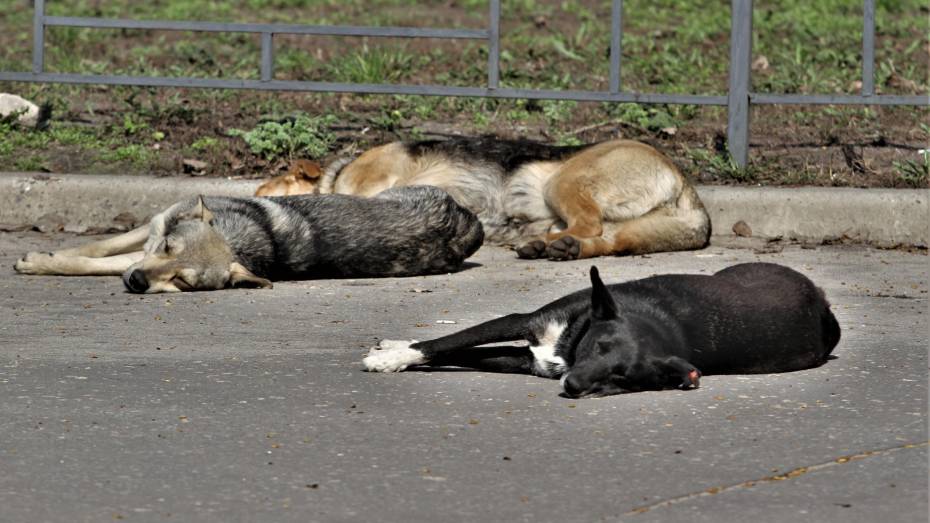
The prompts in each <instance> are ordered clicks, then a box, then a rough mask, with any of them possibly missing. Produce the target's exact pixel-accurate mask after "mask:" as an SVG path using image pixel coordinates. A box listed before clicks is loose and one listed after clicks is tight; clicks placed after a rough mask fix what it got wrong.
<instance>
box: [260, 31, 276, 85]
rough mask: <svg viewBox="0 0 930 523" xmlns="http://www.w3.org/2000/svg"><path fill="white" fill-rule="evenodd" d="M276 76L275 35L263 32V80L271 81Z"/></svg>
mask: <svg viewBox="0 0 930 523" xmlns="http://www.w3.org/2000/svg"><path fill="white" fill-rule="evenodd" d="M273 76H274V35H273V34H272V33H262V59H261V80H262V81H263V82H270V81H271V78H272V77H273Z"/></svg>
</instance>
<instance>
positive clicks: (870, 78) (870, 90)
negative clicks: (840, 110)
mask: <svg viewBox="0 0 930 523" xmlns="http://www.w3.org/2000/svg"><path fill="white" fill-rule="evenodd" d="M873 94H875V0H865V2H864V5H863V6H862V96H872V95H873Z"/></svg>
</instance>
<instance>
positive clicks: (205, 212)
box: [193, 195, 213, 223]
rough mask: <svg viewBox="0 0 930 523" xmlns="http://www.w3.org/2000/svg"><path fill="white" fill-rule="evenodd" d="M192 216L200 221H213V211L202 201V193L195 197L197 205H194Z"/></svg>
mask: <svg viewBox="0 0 930 523" xmlns="http://www.w3.org/2000/svg"><path fill="white" fill-rule="evenodd" d="M193 212H194V216H196V217H197V218H199V219H200V220H201V221H204V222H206V223H213V212H211V211H210V209H208V208H207V204H206V203H204V201H203V195H200V196H198V197H197V205H196V206H195V207H194V211H193Z"/></svg>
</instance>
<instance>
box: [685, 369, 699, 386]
mask: <svg viewBox="0 0 930 523" xmlns="http://www.w3.org/2000/svg"><path fill="white" fill-rule="evenodd" d="M688 381H690V382H691V386H692V387H695V388H697V387H699V386H700V382H701V373H700V372H698V370H697V369H691V372H689V373H688Z"/></svg>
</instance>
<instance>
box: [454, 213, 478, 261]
mask: <svg viewBox="0 0 930 523" xmlns="http://www.w3.org/2000/svg"><path fill="white" fill-rule="evenodd" d="M456 222H457V223H456V224H455V237H454V240H453V242H454V243H455V244H456V245H455V249H454V250H456V251H458V252H460V253H462V259H463V260H464V259H465V258H468V257H469V256H471V255H472V254H475V251H477V250H478V249H479V248H480V247H481V244H482V243H484V227H483V226H482V225H481V221H480V220H478V217H477V216H475V215H474V214H473V213H472V212H471V211H469V210H468V209H466V208H464V207H461V208H460V212H459V213H457V216H456Z"/></svg>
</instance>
